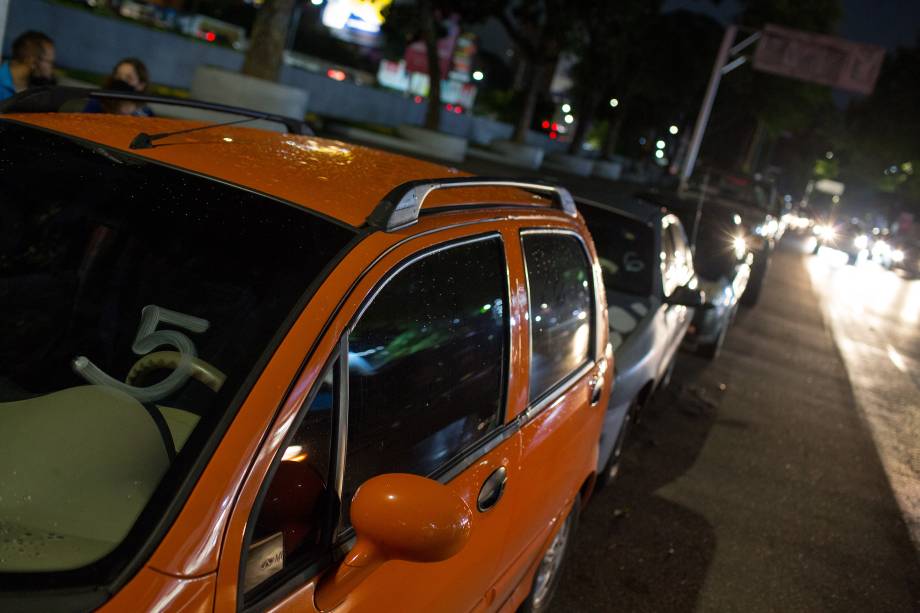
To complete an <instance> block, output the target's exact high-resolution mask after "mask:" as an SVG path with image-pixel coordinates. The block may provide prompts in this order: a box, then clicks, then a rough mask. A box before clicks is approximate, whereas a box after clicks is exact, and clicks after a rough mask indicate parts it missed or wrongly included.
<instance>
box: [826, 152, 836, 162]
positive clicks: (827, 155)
mask: <svg viewBox="0 0 920 613" xmlns="http://www.w3.org/2000/svg"><path fill="white" fill-rule="evenodd" d="M824 157H826V158H827V159H829V160H833V159H834V152H833V151H828V152H827V153H825V154H824Z"/></svg>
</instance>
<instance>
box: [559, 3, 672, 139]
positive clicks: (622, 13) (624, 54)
mask: <svg viewBox="0 0 920 613" xmlns="http://www.w3.org/2000/svg"><path fill="white" fill-rule="evenodd" d="M660 5H661V2H660V0H652V1H649V0H628V1H623V2H620V3H618V4H616V5H615V6H611V5H609V4H607V3H603V2H599V3H590V4H589V3H584V4H578V5H576V6H575V7H573V9H572V10H573V11H576V22H575V23H574V24H573V34H574V35H573V37H572V38H573V51H574V52H575V53H576V54H577V55H578V58H579V59H578V62H577V63H576V64H575V67H574V69H573V71H572V76H573V79H574V82H575V86H574V88H573V91H572V93H573V95H574V98H575V101H576V104H575V110H576V111H578V123H577V125H576V126H575V133H574V134H573V136H572V141H571V143H570V145H569V153H571V154H573V155H577V154H578V153H580V152H581V149H582V144H583V143H584V140H585V136H586V135H587V133H588V129H589V128H590V126H591V122H592V121H593V119H594V117H595V114H596V112H597V108H598V106H599V105H600V104H601V103H602V101H603V102H604V103H606V101H607V100H609V99H610V98H611V97H614V96H616V97H617V99H618V100H620V101H621V102H625V101H626V100H627V99H628V96H626V95H624V94H625V93H626V89H625V88H624V85H625V83H624V81H625V79H624V77H625V76H626V72H627V67H628V65H629V64H630V62H634V61H636V60H641V58H639V57H637V56H639V55H641V53H642V51H639V52H638V53H637V47H639V46H641V45H640V42H641V41H642V40H643V38H644V36H645V35H646V33H647V31H648V30H649V29H650V26H651V25H652V23H653V22H654V20H655V18H656V16H657V13H658V10H659V8H660ZM649 51H652V52H654V51H656V50H655V49H651V50H649ZM615 90H619V93H617V94H613V93H612V92H613V91H615ZM625 109H626V106H625V105H624V106H623V107H622V108H620V112H619V113H618V114H617V116H616V117H614V118H613V120H614V121H613V124H612V125H611V127H610V130H609V132H608V135H610V134H611V133H615V132H618V131H619V129H620V125H621V118H622V117H623V116H624V111H625ZM614 140H615V139H614Z"/></svg>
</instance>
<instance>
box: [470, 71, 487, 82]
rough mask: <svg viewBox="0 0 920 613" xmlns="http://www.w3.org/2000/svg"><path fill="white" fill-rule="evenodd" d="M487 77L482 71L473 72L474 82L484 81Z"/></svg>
mask: <svg viewBox="0 0 920 613" xmlns="http://www.w3.org/2000/svg"><path fill="white" fill-rule="evenodd" d="M485 76H486V75H484V74H482V71H481V70H477V71H475V72H473V80H474V81H482V80H483V79H484V78H485Z"/></svg>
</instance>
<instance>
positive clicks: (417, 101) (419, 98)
mask: <svg viewBox="0 0 920 613" xmlns="http://www.w3.org/2000/svg"><path fill="white" fill-rule="evenodd" d="M415 103H416V104H421V103H422V97H421V96H416V97H415Z"/></svg>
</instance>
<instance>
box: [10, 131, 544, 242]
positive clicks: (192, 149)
mask: <svg viewBox="0 0 920 613" xmlns="http://www.w3.org/2000/svg"><path fill="white" fill-rule="evenodd" d="M0 119H9V120H13V121H17V122H21V123H26V124H30V125H33V126H37V127H40V128H45V129H47V130H52V131H54V132H58V133H61V134H65V135H68V136H72V137H76V138H80V139H83V140H88V141H92V142H96V143H99V144H102V145H105V146H107V147H111V148H112V149H118V150H122V151H125V152H129V153H131V154H132V155H136V156H140V157H144V158H149V159H151V160H155V161H158V162H161V163H164V164H169V165H171V166H174V167H177V168H181V169H183V170H188V171H192V172H196V173H200V174H202V175H207V176H209V177H213V178H215V179H219V180H221V181H226V182H228V183H232V184H235V185H239V186H242V187H245V188H248V189H252V190H255V191H258V192H262V193H264V194H267V195H269V196H273V197H275V198H279V199H281V200H285V201H288V202H291V203H293V204H297V205H300V206H303V207H304V208H308V209H311V210H313V211H316V212H318V213H320V214H322V215H325V216H327V217H331V218H333V219H336V220H339V221H341V222H343V223H345V224H347V225H349V226H354V227H359V226H362V225H363V224H364V221H365V219H366V218H367V216H368V215H369V214H370V213H371V211H373V210H374V207H376V206H377V204H378V203H379V202H380V200H381V199H382V198H383V197H384V196H385V195H386V194H387V193H388V192H389V191H390V190H392V189H393V188H395V187H397V186H398V185H401V184H402V183H406V182H408V181H414V180H420V179H443V178H447V177H459V176H466V175H467V173H463V172H460V171H459V170H457V169H455V168H448V167H445V166H439V165H437V164H432V163H429V162H423V161H420V160H416V159H413V158H408V157H405V156H401V155H396V154H392V153H386V152H383V151H378V150H375V149H370V148H367V147H362V146H359V145H353V144H351V143H345V142H342V141H337V140H329V139H325V138H318V137H314V136H295V135H291V134H281V133H278V132H270V131H266V130H258V129H254V128H245V127H240V126H215V127H212V128H209V129H207V130H201V131H198V132H190V133H187V134H177V135H175V136H170V137H168V138H165V139H162V140H158V141H156V143H155V146H154V147H153V148H150V149H138V150H131V149H129V146H128V145H129V144H130V143H131V141H132V139H133V138H134V137H135V136H136V135H137V134H138V133H139V132H147V133H148V134H154V133H159V132H170V131H174V130H183V129H188V128H192V127H196V126H206V125H208V124H207V123H206V122H193V121H184V120H176V119H164V118H145V117H130V116H122V115H105V114H88V113H79V114H75V113H50V114H44V113H42V114H31V113H29V114H10V115H4V116H2V117H0ZM483 202H486V203H496V204H497V203H502V204H517V205H537V206H550V204H551V203H550V201H549V200H547V199H546V198H543V197H540V196H536V195H534V194H531V193H529V192H526V191H522V190H518V189H512V188H487V189H480V188H476V189H472V188H469V189H466V188H465V189H455V190H450V192H436V193H434V194H432V197H431V198H430V200H429V201H426V204H425V208H436V207H438V206H448V205H451V204H454V205H456V204H468V203H470V204H471V203H483Z"/></svg>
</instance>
